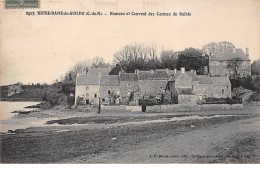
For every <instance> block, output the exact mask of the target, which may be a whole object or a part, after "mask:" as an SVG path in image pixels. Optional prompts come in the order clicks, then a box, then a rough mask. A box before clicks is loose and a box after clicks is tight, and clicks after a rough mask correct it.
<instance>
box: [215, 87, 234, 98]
mask: <svg viewBox="0 0 260 170" xmlns="http://www.w3.org/2000/svg"><path fill="white" fill-rule="evenodd" d="M222 90H223V91H222ZM228 97H229V98H231V86H214V88H213V98H228Z"/></svg>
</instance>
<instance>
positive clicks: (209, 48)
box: [202, 41, 235, 55]
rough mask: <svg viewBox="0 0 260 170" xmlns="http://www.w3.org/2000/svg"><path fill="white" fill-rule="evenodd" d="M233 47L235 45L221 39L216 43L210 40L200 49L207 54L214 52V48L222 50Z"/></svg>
mask: <svg viewBox="0 0 260 170" xmlns="http://www.w3.org/2000/svg"><path fill="white" fill-rule="evenodd" d="M233 48H235V46H234V44H232V43H231V42H227V41H222V42H218V43H215V42H211V43H208V44H206V45H204V46H203V48H202V51H203V52H205V53H206V54H207V55H211V54H212V53H214V51H215V50H220V51H223V50H230V49H233Z"/></svg>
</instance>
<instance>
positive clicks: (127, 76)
mask: <svg viewBox="0 0 260 170" xmlns="http://www.w3.org/2000/svg"><path fill="white" fill-rule="evenodd" d="M120 81H137V75H136V74H135V73H121V74H120Z"/></svg>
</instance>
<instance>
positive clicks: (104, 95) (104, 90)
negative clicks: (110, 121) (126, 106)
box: [100, 86, 121, 104]
mask: <svg viewBox="0 0 260 170" xmlns="http://www.w3.org/2000/svg"><path fill="white" fill-rule="evenodd" d="M108 90H109V91H110V94H108ZM113 94H117V95H119V96H120V95H121V94H120V86H101V87H100V98H101V100H102V103H105V104H110V103H111V101H110V99H109V97H110V98H111V97H113V96H112V95H113ZM104 100H105V101H104Z"/></svg>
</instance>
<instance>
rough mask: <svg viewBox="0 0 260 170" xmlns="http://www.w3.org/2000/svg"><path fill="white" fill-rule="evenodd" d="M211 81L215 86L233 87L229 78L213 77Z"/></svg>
mask: <svg viewBox="0 0 260 170" xmlns="http://www.w3.org/2000/svg"><path fill="white" fill-rule="evenodd" d="M211 81H212V83H213V85H215V86H231V83H230V80H229V78H227V77H211Z"/></svg>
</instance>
